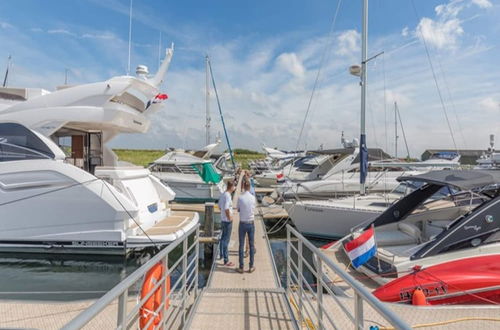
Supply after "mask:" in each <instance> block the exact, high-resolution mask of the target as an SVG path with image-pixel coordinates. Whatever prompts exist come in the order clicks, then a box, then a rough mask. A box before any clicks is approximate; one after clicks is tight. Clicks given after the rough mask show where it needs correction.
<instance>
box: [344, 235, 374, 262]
mask: <svg viewBox="0 0 500 330" xmlns="http://www.w3.org/2000/svg"><path fill="white" fill-rule="evenodd" d="M344 249H345V250H346V252H347V255H348V256H349V259H351V262H352V265H353V266H354V267H355V268H358V267H359V266H361V265H363V264H364V263H366V262H367V261H368V260H370V259H371V258H372V257H373V256H374V255H375V253H376V252H377V245H376V244H375V230H374V229H373V227H370V229H368V230H366V231H365V232H363V233H362V234H361V235H359V237H357V238H355V239H353V240H352V241H350V242H347V243H346V244H344Z"/></svg>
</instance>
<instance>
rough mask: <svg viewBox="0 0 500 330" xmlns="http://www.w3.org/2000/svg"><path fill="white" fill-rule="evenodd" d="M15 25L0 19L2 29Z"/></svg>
mask: <svg viewBox="0 0 500 330" xmlns="http://www.w3.org/2000/svg"><path fill="white" fill-rule="evenodd" d="M13 27H14V26H13V25H12V24H10V23H7V22H1V21H0V28H2V29H12V28H13Z"/></svg>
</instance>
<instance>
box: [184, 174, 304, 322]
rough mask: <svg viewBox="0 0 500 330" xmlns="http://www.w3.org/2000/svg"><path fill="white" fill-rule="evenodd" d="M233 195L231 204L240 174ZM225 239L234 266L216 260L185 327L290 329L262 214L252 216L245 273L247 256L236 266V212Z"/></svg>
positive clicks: (283, 295)
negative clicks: (251, 256)
mask: <svg viewBox="0 0 500 330" xmlns="http://www.w3.org/2000/svg"><path fill="white" fill-rule="evenodd" d="M237 187H238V188H237V190H236V193H235V195H234V198H233V207H234V208H236V207H237V200H238V197H239V193H238V192H239V191H240V187H241V177H240V180H239V182H238V186H237ZM233 222H234V223H233V227H232V233H231V240H230V242H229V261H231V262H233V263H234V264H235V266H233V267H226V266H224V265H223V261H222V260H220V261H216V262H215V264H214V268H213V270H212V273H211V275H210V278H209V280H208V284H207V287H206V288H205V289H204V290H203V292H202V293H201V296H200V298H199V301H198V303H197V304H196V305H195V306H194V309H193V312H192V319H191V320H190V323H188V328H189V329H206V326H207V324H210V328H211V329H224V330H226V329H294V328H295V327H294V323H293V321H292V317H291V311H290V309H289V308H288V303H287V301H286V295H285V291H284V289H283V288H282V287H281V285H280V283H279V278H278V276H277V273H276V267H275V265H274V261H273V257H272V254H271V247H270V245H269V241H268V238H267V234H266V231H265V226H264V223H263V219H262V217H260V216H258V215H256V216H255V249H256V254H255V267H256V270H255V271H254V272H253V273H248V272H247V270H248V258H245V272H244V273H243V274H240V273H238V272H237V271H236V267H238V263H239V261H238V223H239V218H238V213H237V212H234V220H233Z"/></svg>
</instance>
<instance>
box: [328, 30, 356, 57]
mask: <svg viewBox="0 0 500 330" xmlns="http://www.w3.org/2000/svg"><path fill="white" fill-rule="evenodd" d="M360 40H361V35H360V34H359V32H358V31H356V30H347V31H344V32H342V33H341V34H340V35H339V36H338V37H337V42H338V44H337V45H335V44H334V45H333V47H334V48H335V49H336V52H335V53H336V54H337V55H341V56H342V55H353V54H354V53H358V52H359V47H360Z"/></svg>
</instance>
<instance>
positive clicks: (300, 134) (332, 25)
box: [288, 0, 342, 175]
mask: <svg viewBox="0 0 500 330" xmlns="http://www.w3.org/2000/svg"><path fill="white" fill-rule="evenodd" d="M341 4H342V0H339V1H338V3H337V8H336V10H335V14H334V16H333V20H332V24H331V25H330V32H329V33H328V36H329V40H328V43H327V45H326V47H325V51H324V52H323V54H322V55H321V60H320V64H319V68H318V71H317V72H316V78H315V80H314V85H313V89H312V91H311V96H310V97H309V101H308V103H307V110H306V113H305V115H304V120H303V121H302V126H301V128H300V133H299V136H298V138H297V145H296V147H295V150H299V145H300V140H301V139H302V134H303V133H304V127H305V125H306V122H307V117H308V116H309V112H310V110H311V104H312V100H313V98H314V94H315V93H316V88H317V87H318V85H319V78H320V76H321V70H322V68H323V65H324V63H325V59H326V54H327V53H329V51H330V49H331V46H332V44H333V41H332V40H333V38H332V37H333V31H334V28H335V24H336V22H337V17H338V14H339V11H340V6H341ZM292 163H293V161H292ZM292 167H293V166H290V168H289V170H288V175H290V173H291V171H292Z"/></svg>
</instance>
